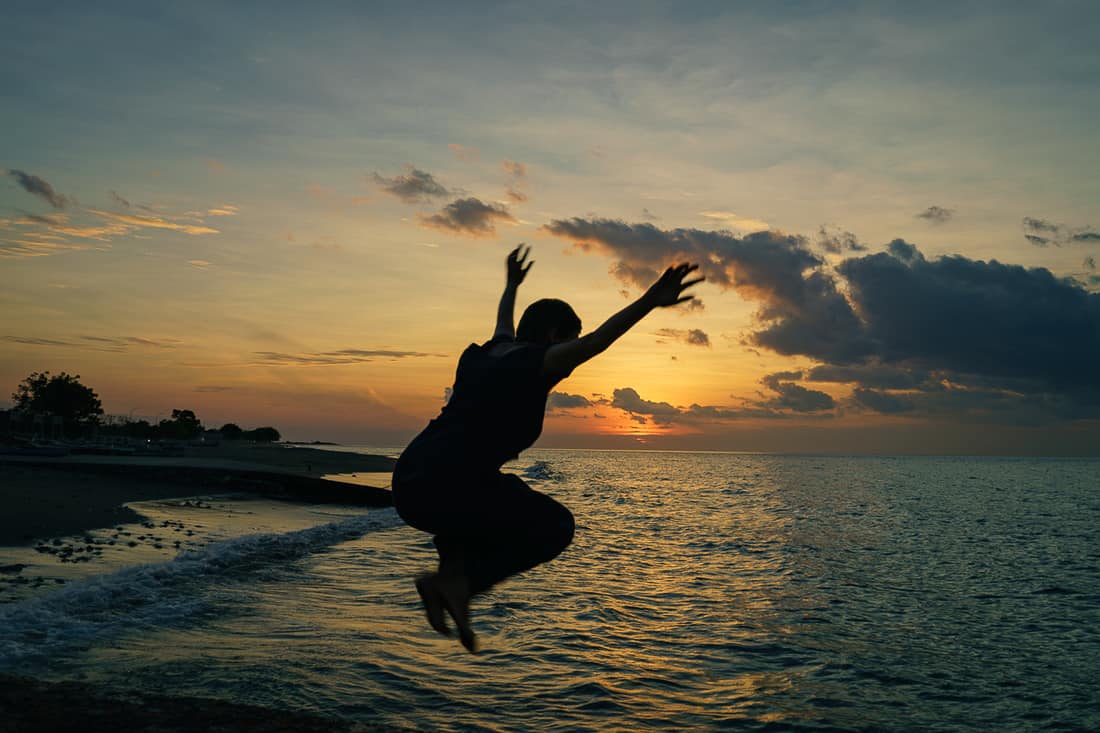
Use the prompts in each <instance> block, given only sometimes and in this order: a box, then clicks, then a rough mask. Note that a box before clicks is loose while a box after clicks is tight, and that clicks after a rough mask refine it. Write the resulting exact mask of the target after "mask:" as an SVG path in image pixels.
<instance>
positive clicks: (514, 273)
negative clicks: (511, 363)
mask: <svg viewBox="0 0 1100 733" xmlns="http://www.w3.org/2000/svg"><path fill="white" fill-rule="evenodd" d="M523 247H524V245H523V243H522V242H521V243H520V245H519V246H518V247H516V248H515V249H513V250H512V251H511V252H509V253H508V280H507V282H506V283H505V285H504V293H503V294H502V295H501V296H500V305H499V306H498V307H497V327H496V330H495V331H493V338H496V337H497V336H508V337H509V338H515V337H516V323H515V318H516V316H515V313H516V291H517V290H519V286H520V283H522V282H523V278H525V277H527V271H528V270H530V269H531V265H533V264H535V261H534V260H532V261H530V262H527V256H528V255H530V254H531V248H530V247H528V248H527V249H526V250H524V249H523ZM521 250H523V251H521Z"/></svg>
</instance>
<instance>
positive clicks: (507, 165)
mask: <svg viewBox="0 0 1100 733" xmlns="http://www.w3.org/2000/svg"><path fill="white" fill-rule="evenodd" d="M500 166H501V168H503V169H504V172H505V174H507V176H508V188H507V190H506V191H505V194H506V195H507V196H508V198H509V199H511V200H512V201H514V202H516V203H517V204H522V203H524V202H526V201H527V199H528V198H529V197H528V195H527V192H526V191H525V190H524V189H525V188H526V186H527V166H526V165H524V164H523V163H519V162H517V161H514V160H505V161H502V162H501V164H500Z"/></svg>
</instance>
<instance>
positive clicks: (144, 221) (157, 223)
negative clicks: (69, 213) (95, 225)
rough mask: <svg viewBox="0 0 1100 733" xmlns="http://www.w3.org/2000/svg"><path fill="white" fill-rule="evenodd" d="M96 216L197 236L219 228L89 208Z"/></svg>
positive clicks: (210, 232)
mask: <svg viewBox="0 0 1100 733" xmlns="http://www.w3.org/2000/svg"><path fill="white" fill-rule="evenodd" d="M88 211H90V212H91V213H93V214H95V215H96V216H100V217H103V218H104V219H107V220H108V221H112V222H117V223H119V224H124V225H127V230H129V229H143V228H150V229H170V230H172V231H177V232H183V233H184V234H190V235H192V236H197V235H200V234H217V233H218V230H217V229H211V228H210V227H206V226H200V225H197V224H181V223H179V222H176V221H169V220H168V219H165V218H162V217H159V216H138V215H137V214H115V213H111V212H110V211H100V210H99V209H88Z"/></svg>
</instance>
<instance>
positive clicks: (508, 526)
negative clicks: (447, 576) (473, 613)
mask: <svg viewBox="0 0 1100 733" xmlns="http://www.w3.org/2000/svg"><path fill="white" fill-rule="evenodd" d="M480 503H481V506H482V509H483V511H482V513H481V515H480V516H479V517H477V518H475V519H471V521H470V528H471V529H472V530H473V531H472V532H468V533H463V535H464V536H461V537H458V538H454V537H450V536H444V535H441V536H440V537H437V539H436V545H437V547H438V545H439V540H440V539H443V540H444V542H445V545H444V546H447V545H448V544H451V543H454V542H455V541H456V540H457V543H458V544H459V545H460V546H461V550H460V557H461V564H462V566H463V570H464V571H465V574H466V576H467V577H469V579H470V592H471V595H477V594H479V593H484V592H485V591H487V590H489V588H491V587H492V586H494V585H496V584H497V583H499V582H501V581H503V580H505V579H507V578H509V577H511V576H513V575H516V574H518V573H521V572H523V571H525V570H529V569H531V568H533V567H535V566H536V565H541V564H542V563H544V562H548V561H550V560H553V559H554V558H555V557H557V556H558V555H560V554H561V553H562V551H563V550H565V548H566V547H568V546H569V544H570V543H571V542H572V541H573V532H574V521H573V515H572V514H571V513H570V511H569V510H568V509H566V508H565V507H564V506H562V505H561V504H559V503H558V502H557V501H555V500H554V499H552V498H550V497H549V496H547V495H546V494H543V493H541V492H538V491H535V490H534V489H532V488H531V487H529V486H528V485H527V484H526V483H524V482H523V480H522V479H520V478H519V477H518V476H515V475H512V474H501V475H500V478H499V480H498V481H497V482H496V485H495V486H493V487H491V489H490V491H488V492H487V496H485V497H483V498H482V501H481V502H480ZM441 557H442V555H441Z"/></svg>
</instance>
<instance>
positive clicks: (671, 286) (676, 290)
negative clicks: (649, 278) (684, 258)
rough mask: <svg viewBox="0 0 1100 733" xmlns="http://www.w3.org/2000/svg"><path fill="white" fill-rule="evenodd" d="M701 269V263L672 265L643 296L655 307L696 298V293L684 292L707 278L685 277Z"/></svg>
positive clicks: (663, 306)
mask: <svg viewBox="0 0 1100 733" xmlns="http://www.w3.org/2000/svg"><path fill="white" fill-rule="evenodd" d="M698 269H699V265H692V264H688V263H687V262H685V263H683V264H681V265H676V266H675V267H670V268H668V269H667V270H665V274H663V275H661V277H660V278H659V279H658V280H657V282H655V283H653V284H652V285H651V286H650V287H649V290H647V291H646V292H645V295H644V296H642V297H644V298H645V299H646V301H647V302H648V303H649V304H650V305H651V306H653V307H654V308H667V307H668V306H670V305H676V304H678V303H683V302H685V301H688V300H694V299H695V296H694V295H684V294H683V292H684V291H685V290H687V289H688V288H690V287H691V286H692V285H694V284H696V283H701V282H703V280H705V279H706V278H703V277H697V278H695V279H694V280H687V281H685V280H684V278H685V277H687V276H688V275H690V274H691V273H693V272H695V271H696V270H698Z"/></svg>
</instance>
